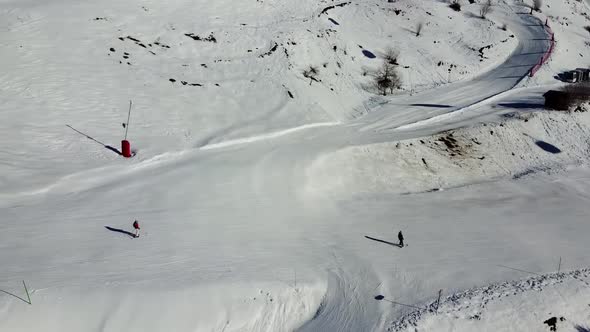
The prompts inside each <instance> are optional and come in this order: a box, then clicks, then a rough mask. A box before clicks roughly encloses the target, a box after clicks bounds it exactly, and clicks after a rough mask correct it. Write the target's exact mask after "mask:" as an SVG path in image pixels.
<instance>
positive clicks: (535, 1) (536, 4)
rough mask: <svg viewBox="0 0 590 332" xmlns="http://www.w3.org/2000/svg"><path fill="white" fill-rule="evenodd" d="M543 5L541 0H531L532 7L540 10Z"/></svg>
mask: <svg viewBox="0 0 590 332" xmlns="http://www.w3.org/2000/svg"><path fill="white" fill-rule="evenodd" d="M542 6H543V0H533V9H534V10H536V11H538V12H540V11H541V7H542Z"/></svg>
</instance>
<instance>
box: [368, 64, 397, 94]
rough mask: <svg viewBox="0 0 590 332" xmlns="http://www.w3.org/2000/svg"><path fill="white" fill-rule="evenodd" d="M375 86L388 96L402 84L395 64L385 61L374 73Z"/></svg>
mask: <svg viewBox="0 0 590 332" xmlns="http://www.w3.org/2000/svg"><path fill="white" fill-rule="evenodd" d="M373 84H374V87H375V88H376V90H377V91H379V94H381V95H383V96H386V95H387V94H388V93H389V94H392V93H393V91H394V90H395V89H397V88H399V87H400V86H401V78H400V77H399V75H398V73H397V70H396V67H395V65H392V64H389V63H388V62H383V65H382V66H381V68H379V70H377V71H376V72H375V74H374V81H373Z"/></svg>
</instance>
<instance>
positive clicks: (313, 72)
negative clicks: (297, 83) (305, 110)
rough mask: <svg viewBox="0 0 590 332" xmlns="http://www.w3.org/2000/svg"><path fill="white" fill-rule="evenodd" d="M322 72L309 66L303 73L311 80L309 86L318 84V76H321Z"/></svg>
mask: <svg viewBox="0 0 590 332" xmlns="http://www.w3.org/2000/svg"><path fill="white" fill-rule="evenodd" d="M319 73H320V70H319V69H318V68H317V67H315V66H309V67H308V68H307V69H305V70H304V71H303V77H306V78H309V85H311V83H312V82H313V81H316V82H318V80H317V76H318V75H319Z"/></svg>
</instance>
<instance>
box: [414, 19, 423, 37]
mask: <svg viewBox="0 0 590 332" xmlns="http://www.w3.org/2000/svg"><path fill="white" fill-rule="evenodd" d="M423 26H424V24H423V23H422V22H418V24H417V25H416V37H419V36H420V33H421V32H422V27H423Z"/></svg>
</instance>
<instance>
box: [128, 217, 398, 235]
mask: <svg viewBox="0 0 590 332" xmlns="http://www.w3.org/2000/svg"><path fill="white" fill-rule="evenodd" d="M133 228H135V237H139V230H140V228H139V222H138V221H137V219H136V220H135V221H134V222H133ZM400 234H401V233H400Z"/></svg>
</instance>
